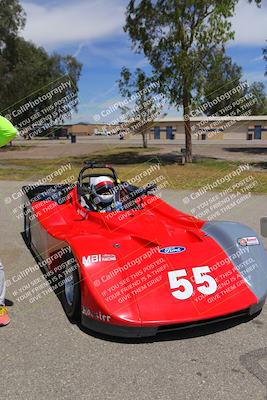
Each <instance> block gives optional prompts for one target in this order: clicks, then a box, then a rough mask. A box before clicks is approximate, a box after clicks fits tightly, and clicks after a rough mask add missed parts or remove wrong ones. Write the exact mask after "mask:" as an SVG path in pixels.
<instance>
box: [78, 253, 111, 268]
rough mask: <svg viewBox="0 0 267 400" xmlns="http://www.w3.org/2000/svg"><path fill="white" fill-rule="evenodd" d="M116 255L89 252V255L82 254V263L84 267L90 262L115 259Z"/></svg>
mask: <svg viewBox="0 0 267 400" xmlns="http://www.w3.org/2000/svg"><path fill="white" fill-rule="evenodd" d="M116 260H117V257H116V255H115V254H91V255H89V256H83V258H82V263H83V265H84V266H85V267H88V266H89V265H90V264H93V263H98V262H107V261H116Z"/></svg>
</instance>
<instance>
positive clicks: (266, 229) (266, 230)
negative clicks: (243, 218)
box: [261, 217, 267, 237]
mask: <svg viewBox="0 0 267 400" xmlns="http://www.w3.org/2000/svg"><path fill="white" fill-rule="evenodd" d="M261 236H263V237H267V217H263V218H261Z"/></svg>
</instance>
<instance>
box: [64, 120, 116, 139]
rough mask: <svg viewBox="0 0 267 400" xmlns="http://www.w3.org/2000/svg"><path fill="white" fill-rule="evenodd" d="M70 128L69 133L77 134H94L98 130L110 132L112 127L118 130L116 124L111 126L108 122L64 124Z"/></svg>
mask: <svg viewBox="0 0 267 400" xmlns="http://www.w3.org/2000/svg"><path fill="white" fill-rule="evenodd" d="M64 127H65V128H67V129H68V133H69V134H71V135H76V136H92V135H95V134H96V132H105V131H106V132H109V131H110V130H111V129H112V130H114V129H115V130H116V128H118V127H116V126H114V125H113V126H109V125H107V124H88V123H83V122H81V123H78V124H73V125H64Z"/></svg>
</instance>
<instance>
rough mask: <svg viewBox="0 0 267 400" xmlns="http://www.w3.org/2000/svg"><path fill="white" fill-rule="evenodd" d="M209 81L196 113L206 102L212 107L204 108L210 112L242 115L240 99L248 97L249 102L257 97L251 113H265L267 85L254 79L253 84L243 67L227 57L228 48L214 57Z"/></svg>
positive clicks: (209, 67)
mask: <svg viewBox="0 0 267 400" xmlns="http://www.w3.org/2000/svg"><path fill="white" fill-rule="evenodd" d="M205 82H206V83H205V85H204V87H203V96H202V97H201V98H200V100H201V103H199V102H198V103H196V104H194V108H195V110H196V111H195V112H196V114H197V110H198V106H201V104H202V105H203V104H205V105H207V106H208V107H207V108H205V109H203V112H204V113H205V114H206V115H216V114H217V115H219V116H220V115H221V116H223V115H229V114H231V115H238V109H239V104H238V102H237V101H238V100H239V99H241V98H243V97H244V96H247V104H249V103H250V102H251V99H252V98H253V99H254V100H256V101H255V102H254V103H253V104H252V105H250V104H249V108H248V110H250V112H251V114H253V115H259V114H263V113H264V111H265V100H266V95H265V86H264V84H263V83H262V82H253V83H252V84H250V85H249V84H248V83H247V82H245V81H244V79H243V76H242V67H240V66H239V65H237V64H236V63H233V62H232V59H231V57H228V56H226V55H225V52H224V51H218V52H217V53H215V54H214V57H212V60H211V63H210V65H209V66H208V68H207V71H206V73H205ZM214 100H215V101H214ZM243 104H244V103H243ZM248 110H247V111H248ZM200 111H202V110H201V108H200ZM245 111H246V110H245Z"/></svg>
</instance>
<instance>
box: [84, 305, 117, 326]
mask: <svg viewBox="0 0 267 400" xmlns="http://www.w3.org/2000/svg"><path fill="white" fill-rule="evenodd" d="M82 313H83V314H84V315H86V316H87V317H89V318H93V319H96V320H98V321H102V322H110V320H111V316H110V315H106V314H102V312H101V311H92V310H90V308H88V307H85V306H82Z"/></svg>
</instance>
